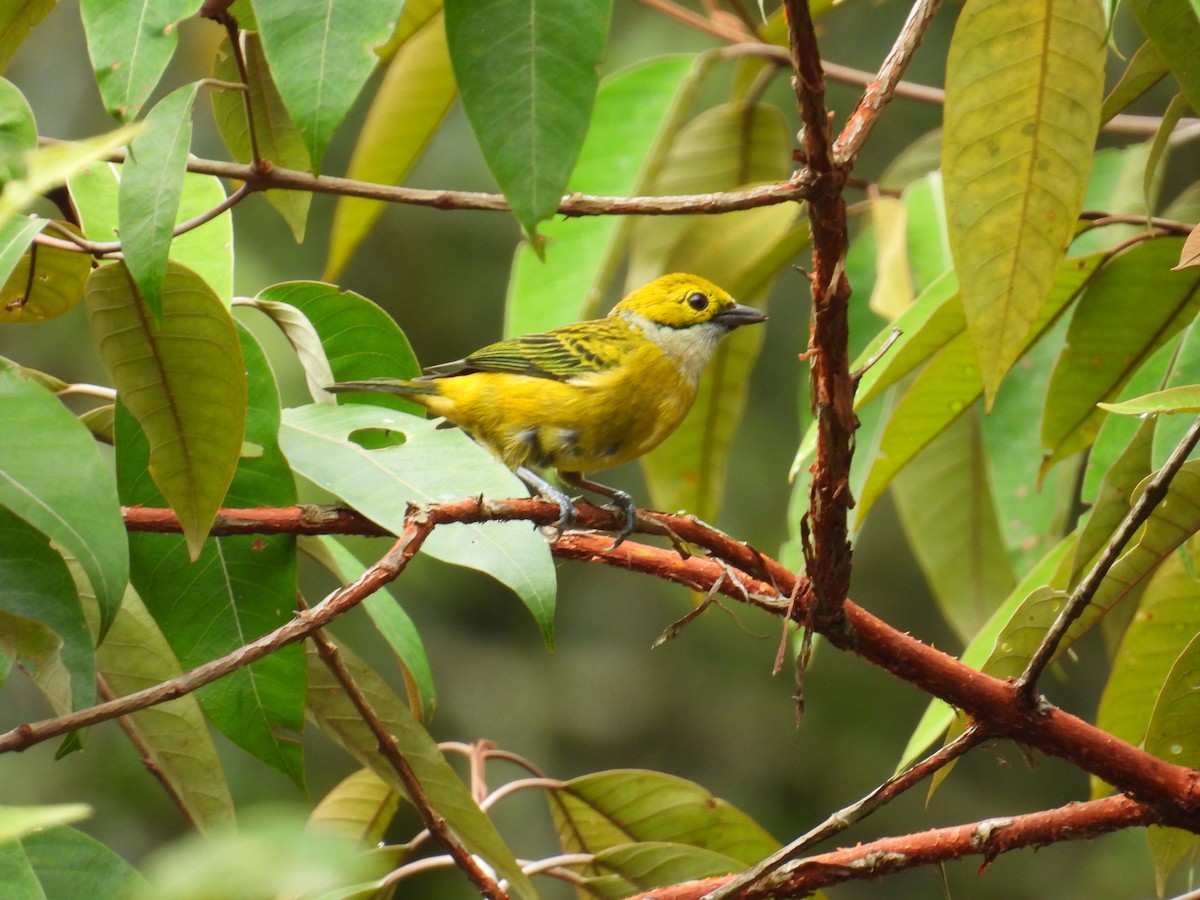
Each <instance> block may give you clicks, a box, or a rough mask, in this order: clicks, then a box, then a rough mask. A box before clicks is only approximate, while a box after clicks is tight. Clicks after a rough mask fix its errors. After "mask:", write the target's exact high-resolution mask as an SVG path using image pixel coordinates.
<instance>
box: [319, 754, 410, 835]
mask: <svg viewBox="0 0 1200 900" xmlns="http://www.w3.org/2000/svg"><path fill="white" fill-rule="evenodd" d="M403 798H404V794H403V792H401V791H398V790H396V789H395V788H393V787H391V786H390V785H389V784H388V783H387V782H386V781H384V780H383V779H382V778H380V777H379V776H378V775H377V774H375V772H374V770H372V769H359V770H358V771H357V772H354V773H353V774H351V775H347V776H346V777H345V778H343V779H342V780H341V781H340V782H338V784H337V785H335V786H334V788H333V790H331V791H330V792H329V793H328V794H326V795H325V796H324V797H322V798H321V802H320V803H318V804H317V805H316V808H315V809H313V811H312V814H311V815H310V816H309V817H308V828H307V830H308V831H310V832H313V833H315V834H319V835H320V836H321V839H322V840H328V839H331V838H332V839H334V840H338V839H340V840H347V841H353V842H354V843H355V844H356V845H358V846H360V847H363V848H368V847H374V846H376V845H378V844H379V843H380V842H381V841H382V840H383V839H384V835H385V833H386V832H387V829H388V826H389V825H390V824H391V822H392V818H393V816H395V815H396V810H398V809H399V808H400V801H401V800H402V799H403Z"/></svg>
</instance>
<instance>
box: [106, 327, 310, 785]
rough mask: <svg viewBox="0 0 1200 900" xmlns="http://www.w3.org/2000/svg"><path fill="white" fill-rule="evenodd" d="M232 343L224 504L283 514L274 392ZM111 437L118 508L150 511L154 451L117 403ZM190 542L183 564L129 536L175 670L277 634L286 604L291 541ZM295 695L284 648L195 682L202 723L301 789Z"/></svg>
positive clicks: (291, 498)
mask: <svg viewBox="0 0 1200 900" xmlns="http://www.w3.org/2000/svg"><path fill="white" fill-rule="evenodd" d="M234 339H235V340H237V341H239V346H238V348H237V351H238V354H239V360H242V361H244V362H241V361H239V362H238V363H237V365H238V367H239V371H242V370H244V371H245V372H246V373H248V375H249V378H248V382H249V394H248V396H247V398H246V400H244V401H243V409H245V410H246V413H245V415H246V420H245V443H246V446H247V448H248V450H247V452H246V453H245V455H243V456H241V457H240V458H238V456H237V455H235V462H236V463H237V471H236V474H235V475H234V477H233V480H232V483H231V484H230V485H229V491H228V502H229V504H230V505H232V506H236V507H257V506H289V505H291V504H294V503H295V502H296V489H295V484H294V481H293V479H292V475H291V472H290V470H289V469H288V466H287V462H286V460H285V459H284V458H283V455H282V453H281V452H280V450H279V447H278V444H277V434H278V431H279V394H278V391H277V389H276V387H275V382H274V378H273V376H272V375H271V370H270V367H269V366H268V364H267V361H266V358H265V356H264V355H263V352H262V349H261V348H260V347H259V346H258V344H257V343H256V342H255V341H254V339H253V338H251V337H250V336H249V334H248V333H247V332H246V331H245V329H241V328H238V329H237V330H236V332H235V337H234ZM225 365H231V364H230V363H226V364H225ZM116 436H117V441H116V447H117V472H118V479H119V483H120V488H121V497H122V500H123V501H124V502H125V503H127V504H135V505H142V506H161V505H162V503H163V499H162V495H161V494H160V493H159V489H158V488H157V487H156V484H155V482H154V481H152V479H151V477H150V472H151V471H152V469H153V465H154V463H153V459H154V456H153V450H152V449H151V447H150V446H149V445H148V443H147V438H146V435H145V433H144V431H143V430H142V429H139V428H138V427H137V424H136V423H135V422H134V421H133V418H132V417H131V416H130V415H129V414H128V412H127V411H126V410H125V409H124V408H123V407H122V408H121V409H120V410H119V411H118V416H117V426H116ZM239 436H240V432H239ZM239 449H241V440H240V439H239ZM148 470H149V471H148ZM206 530H207V529H206ZM200 538H201V544H200V547H199V553H198V556H196V557H194V561H192V559H190V558H189V550H190V549H191V547H190V541H189V542H187V543H185V541H184V540H183V539H181V538H180V537H179V536H178V535H171V534H150V533H139V534H135V535H131V540H130V555H131V560H132V581H133V584H134V586H135V587H136V588H137V590H138V593H139V594H140V595H141V597H142V599H143V601H144V602H145V605H146V608H147V609H148V610H149V611H150V613H151V615H152V616H153V617H154V621H155V622H156V623H157V624H158V626H159V627H160V628H161V630H162V633H163V634H164V635H165V637H166V638H167V640H168V641H169V642H170V645H171V649H172V651H173V652H174V653H175V655H176V656H177V657H178V659H179V662H180V664H181V665H182V666H183V667H184V668H186V669H190V668H194V667H195V666H197V665H200V664H202V663H205V662H208V661H209V660H211V659H213V658H215V657H217V656H221V655H224V654H226V653H230V652H232V651H234V650H236V649H237V648H238V647H240V646H242V645H244V644H246V643H248V642H249V641H251V640H253V639H254V638H256V637H259V636H261V635H263V634H265V633H267V632H268V631H271V630H273V629H275V628H277V627H279V626H280V625H282V624H283V623H285V622H286V621H288V619H290V618H291V615H292V610H293V609H294V607H295V597H296V551H295V539H294V537H292V536H290V535H245V536H229V537H221V538H206V535H205V534H202V535H201V536H200ZM304 693H305V688H304V658H303V651H302V650H301V649H300V648H299V647H298V646H289V647H284V648H282V649H280V650H277V651H276V652H274V653H272V654H271V655H270V656H268V657H266V658H264V659H261V660H258V661H257V662H255V663H253V664H252V665H249V666H246V667H244V668H241V669H238V670H237V671H236V672H234V673H232V674H230V675H228V676H226V677H225V678H222V679H220V680H219V681H216V682H213V683H212V684H209V685H206V686H205V687H203V688H201V689H200V691H199V692H198V693H197V696H198V697H199V700H200V703H201V705H202V707H203V710H204V713H205V715H206V716H208V718H209V719H210V720H211V721H212V722H213V724H214V725H216V726H217V727H218V728H219V729H221V731H222V732H223V733H224V734H225V735H226V736H228V737H229V738H230V740H232V741H233V742H234V743H235V744H237V745H238V746H240V747H242V748H243V749H244V750H246V751H247V752H249V753H251V754H253V755H254V756H255V757H257V758H258V759H260V760H262V761H263V762H265V763H266V764H267V765H269V766H271V767H272V768H274V769H276V770H278V771H279V772H282V773H283V774H284V775H286V776H287V777H289V778H290V779H292V781H293V782H295V783H296V785H297V786H298V787H300V788H301V789H303V785H304V764H303V758H302V753H301V747H300V744H299V741H298V740H297V737H296V733H297V732H299V730H300V729H301V727H302V726H303V717H304Z"/></svg>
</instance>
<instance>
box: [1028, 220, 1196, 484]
mask: <svg viewBox="0 0 1200 900" xmlns="http://www.w3.org/2000/svg"><path fill="white" fill-rule="evenodd" d="M1180 243H1181V241H1180V240H1179V239H1177V238H1157V239H1154V240H1149V241H1142V242H1140V243H1138V244H1135V245H1134V246H1132V247H1130V248H1129V249H1127V250H1125V251H1123V252H1121V253H1118V254H1117V255H1116V256H1114V257H1113V258H1112V259H1111V260H1110V261H1109V262H1108V263H1107V264H1106V265H1105V266H1104V268H1103V269H1101V270H1100V272H1099V273H1098V274H1097V275H1096V277H1095V278H1093V279H1092V280H1091V282H1090V283H1089V284H1088V286H1087V289H1086V291H1085V293H1084V296H1083V298H1082V301H1081V302H1080V304H1079V306H1078V308H1077V309H1076V311H1075V315H1074V316H1072V318H1071V325H1070V328H1069V329H1068V331H1067V343H1066V346H1065V347H1064V349H1063V352H1062V355H1061V356H1060V357H1059V359H1058V362H1057V363H1056V364H1055V367H1054V372H1053V374H1052V375H1051V376H1050V385H1049V387H1048V388H1047V393H1046V404H1045V408H1044V412H1043V419H1042V444H1043V445H1044V446H1046V447H1048V448H1050V449H1051V451H1052V452H1051V454H1050V456H1049V457H1048V458H1047V461H1046V466H1047V467H1049V465H1051V464H1053V463H1054V462H1057V461H1058V460H1060V459H1064V458H1066V457H1068V456H1070V455H1072V454H1073V453H1076V452H1078V451H1079V450H1082V449H1083V448H1085V447H1087V446H1088V445H1089V444H1091V442H1092V441H1093V440H1094V439H1095V437H1096V432H1097V430H1098V429H1099V427H1100V423H1101V422H1102V421H1103V419H1104V416H1105V413H1104V411H1103V410H1100V409H1097V408H1096V404H1097V403H1099V402H1100V401H1104V400H1108V399H1110V398H1112V397H1113V396H1114V395H1115V394H1116V392H1117V391H1118V390H1119V389H1120V388H1121V386H1122V385H1123V384H1124V383H1125V382H1126V381H1128V380H1129V378H1130V377H1131V376H1132V375H1133V374H1134V372H1135V371H1137V369H1138V367H1139V366H1140V365H1141V364H1142V363H1143V362H1144V361H1145V360H1146V359H1147V358H1148V357H1149V356H1150V355H1151V354H1152V353H1153V352H1154V351H1155V350H1156V349H1158V348H1159V347H1160V346H1162V345H1163V344H1164V343H1165V342H1166V341H1167V340H1168V339H1169V338H1171V337H1172V336H1173V335H1175V334H1176V333H1178V332H1179V331H1180V330H1181V329H1182V328H1184V327H1185V326H1187V325H1188V324H1190V323H1191V321H1192V319H1193V318H1194V317H1195V315H1196V312H1197V310H1200V273H1196V272H1190V271H1189V272H1172V271H1170V267H1171V264H1172V262H1173V261H1174V260H1175V258H1176V256H1177V255H1178V253H1179V245H1180ZM1138 297H1146V298H1154V302H1153V303H1149V302H1146V303H1142V304H1140V305H1139V307H1138V315H1136V316H1130V315H1129V308H1130V307H1129V304H1130V302H1131V299H1132V298H1138Z"/></svg>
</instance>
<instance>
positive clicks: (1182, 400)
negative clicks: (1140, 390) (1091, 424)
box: [1097, 384, 1200, 416]
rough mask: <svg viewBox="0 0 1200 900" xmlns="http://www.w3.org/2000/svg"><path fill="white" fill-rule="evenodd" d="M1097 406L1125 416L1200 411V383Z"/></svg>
mask: <svg viewBox="0 0 1200 900" xmlns="http://www.w3.org/2000/svg"><path fill="white" fill-rule="evenodd" d="M1097 406H1099V407H1100V408H1101V409H1106V410H1108V411H1109V412H1114V413H1120V414H1121V415H1123V416H1145V415H1158V414H1160V413H1162V414H1168V415H1169V414H1171V413H1189V412H1190V413H1194V412H1200V384H1186V385H1183V386H1181V387H1176V388H1169V389H1167V390H1165V391H1155V392H1154V393H1152V394H1143V395H1142V396H1140V397H1134V398H1133V399H1132V400H1124V401H1122V402H1121V403H1098V404H1097Z"/></svg>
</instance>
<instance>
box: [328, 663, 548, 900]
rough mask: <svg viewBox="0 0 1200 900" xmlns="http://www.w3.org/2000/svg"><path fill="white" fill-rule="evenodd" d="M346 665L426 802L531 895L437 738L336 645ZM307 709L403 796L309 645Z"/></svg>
mask: <svg viewBox="0 0 1200 900" xmlns="http://www.w3.org/2000/svg"><path fill="white" fill-rule="evenodd" d="M338 652H339V656H340V658H341V660H342V663H343V664H344V665H345V667H346V669H347V670H348V671H349V673H350V675H351V677H352V678H353V679H354V682H355V684H356V685H357V686H358V688H359V690H360V691H362V693H363V696H364V697H365V698H366V699H367V702H368V703H370V704H371V708H372V709H373V710H374V711H375V713H376V715H377V716H378V717H379V719H380V721H381V722H382V723H383V725H384V727H385V728H387V731H388V734H390V735H392V737H393V738H394V739H395V741H396V744H395V746H396V749H397V750H398V751H399V753H400V754H401V755H402V756H403V757H404V759H405V761H406V762H407V763H408V765H409V767H410V768H411V769H412V773H413V774H414V775H415V776H416V778H417V781H419V782H420V783H421V788H422V790H423V791H424V792H425V795H426V797H428V799H429V803H430V805H432V806H433V808H434V809H435V810H437V812H438V814H439V815H441V816H443V817H445V819H446V822H447V824H449V826H450V827H451V828H452V829H454V833H455V834H456V835H457V836H458V837H459V839H460V840H462V842H463V843H464V844H465V845H466V846H467V847H468V848H469V849H470V850H471V852H472V853H477V854H479V855H480V856H482V857H483V858H484V859H485V860H487V862H488V864H489V865H491V866H493V867H494V868H495V869H496V871H498V872H499V873H500V874H501V875H503V876H504V877H506V878H508V879H509V881H510V883H511V885H512V890H513V891H514V893H516V894H517V895H518V896H519V897H522V898H527V900H535V898H536V897H537V892H536V891H535V890H534V889H533V886H532V885H531V884H530V883H529V879H528V878H527V877H526V876H525V874H524V873H523V872H522V871H521V869H520V866H518V865H517V862H516V860H515V859H514V858H513V855H512V851H510V850H509V849H508V847H507V846H506V845H505V843H504V840H503V838H501V837H500V834H499V833H498V832H497V831H496V828H495V826H494V825H493V824H492V821H491V820H490V819H489V818H488V817H487V816H486V815H484V813H483V811H482V810H481V809H480V808H479V805H478V804H477V803H476V802H475V801H474V799H473V798H472V797H471V792H470V791H469V790H468V789H467V786H466V785H464V784H463V783H462V781H461V779H459V777H458V775H457V774H456V773H455V771H454V769H452V768H451V767H450V764H449V763H447V762H446V759H445V757H444V756H442V753H441V751H440V750H439V749H438V746H437V743H436V742H435V741H434V740H433V738H432V737H430V735H429V733H428V732H427V731H426V730H425V729H424V728H422V727H421V725H420V723H419V722H417V720H416V719H415V718H413V715H412V713H411V712H410V711H409V709H408V707H407V706H405V705H404V703H403V702H401V700H400V698H399V697H397V696H396V695H395V694H394V693H393V692H392V690H391V688H389V687H388V686H387V683H386V682H384V681H383V679H382V678H380V677H379V676H378V675H377V674H376V673H375V672H374V671H373V670H372V669H371V668H370V667H369V666H367V665H366V664H365V663H364V662H362V661H361V660H360V659H359V658H358V657H357V655H356V654H354V653H353V652H351V651H349V650H348V649H347V648H346V647H339V648H338ZM308 714H309V716H310V717H311V718H312V719H314V720H315V721H316V723H317V724H318V725H319V726H320V727H321V729H322V731H324V732H325V733H326V734H327V735H328V736H329V737H330V738H332V739H333V740H334V741H336V742H337V743H339V744H340V745H341V746H342V747H344V748H345V749H346V750H347V751H349V752H350V754H351V755H352V756H353V757H354V758H355V759H357V760H358V761H359V762H361V763H363V764H364V765H367V766H370V768H371V770H372V771H374V772H375V774H377V775H378V776H379V777H380V778H382V779H383V780H384V781H385V782H387V784H389V785H390V786H391V787H393V788H394V789H396V790H398V791H403V792H404V793H405V796H407V793H408V792H407V788H406V787H405V785H404V783H403V781H402V780H401V779H400V777H399V776H398V775H397V774H396V770H395V768H394V767H393V766H392V764H391V763H390V762H388V761H387V759H386V758H384V756H383V754H382V753H380V752H379V742H378V740H377V739H376V738H375V736H374V734H372V733H371V730H370V728H369V727H368V726H367V724H366V723H365V722H364V721H363V720H362V716H361V715H360V714H359V712H358V710H357V709H356V708H355V707H354V705H353V704H352V703H351V702H350V699H349V698H348V697H347V696H346V692H345V690H344V689H343V688H342V686H341V684H340V683H339V682H338V681H337V680H336V679H335V678H334V677H333V675H332V674H331V673H330V671H329V669H328V667H327V666H326V665H325V664H324V663H323V662H322V661H321V660H320V658H319V657H318V655H317V651H316V649H315V648H310V649H309V651H308Z"/></svg>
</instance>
